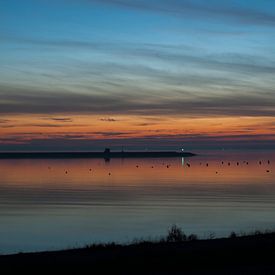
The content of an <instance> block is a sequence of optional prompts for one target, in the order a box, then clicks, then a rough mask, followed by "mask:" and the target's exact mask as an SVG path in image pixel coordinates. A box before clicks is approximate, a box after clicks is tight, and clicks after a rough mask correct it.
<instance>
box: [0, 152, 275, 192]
mask: <svg viewBox="0 0 275 275" xmlns="http://www.w3.org/2000/svg"><path fill="white" fill-rule="evenodd" d="M268 160H269V163H268ZM247 162H248V163H247ZM274 163H275V160H274V157H273V156H272V155H270V156H269V157H265V158H264V157H262V156H259V157H256V158H254V159H251V157H249V156H248V157H247V158H245V157H244V156H242V157H240V156H237V157H236V156H231V155H230V156H224V157H223V158H221V157H220V156H218V157H216V158H215V157H212V158H208V157H205V156H196V157H192V158H185V159H181V158H175V159H174V158H173V159H112V160H110V161H109V162H108V161H105V160H103V159H70V160H68V159H66V160H45V159H44V160H1V161H0V174H1V181H0V184H1V185H2V186H3V185H21V186H22V185H23V186H24V185H26V186H32V187H38V186H40V187H41V186H51V185H53V186H55V187H57V186H65V185H68V186H75V187H76V188H81V186H86V187H88V186H100V185H112V186H116V185H118V186H123V185H126V186H134V185H137V186H143V185H145V186H148V185H153V186H154V185H156V186H157V185H185V184H196V183H198V184H209V185H221V184H232V185H234V184H254V183H259V182H270V181H272V180H273V178H274V171H275V169H274V168H275V167H274Z"/></svg>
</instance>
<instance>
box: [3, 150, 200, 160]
mask: <svg viewBox="0 0 275 275" xmlns="http://www.w3.org/2000/svg"><path fill="white" fill-rule="evenodd" d="M192 156H195V154H193V153H190V152H176V151H148V152H139V151H135V152H134V151H133V152H131V151H129V152H124V151H121V152H107V153H106V152H2V153H1V152H0V159H68V158H104V159H111V158H174V157H192Z"/></svg>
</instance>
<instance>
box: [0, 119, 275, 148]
mask: <svg viewBox="0 0 275 275" xmlns="http://www.w3.org/2000/svg"><path fill="white" fill-rule="evenodd" d="M2 120H6V122H5V123H1V124H0V135H1V139H2V143H3V142H5V138H8V137H11V136H12V137H18V141H19V142H20V141H22V142H24V141H28V140H32V139H51V138H66V137H67V138H72V139H90V140H97V139H108V138H112V139H120V138H146V137H162V138H169V137H187V138H188V137H194V136H198V137H199V136H207V137H217V138H219V137H220V138H222V139H224V140H226V139H229V140H230V139H231V138H236V139H238V138H239V139H242V136H245V137H246V138H249V137H250V138H253V137H254V136H255V138H258V139H264V140H274V139H275V137H274V136H275V126H274V125H275V118H274V117H207V118H202V117H193V118H192V117H191V118H189V117H188V118H182V117H177V116H174V117H173V116H171V117H145V116H143V117H142V116H126V115H124V116H122V115H121V116H110V117H108V116H106V117H99V116H95V115H74V116H70V117H68V116H65V115H64V116H54V115H51V116H45V115H41V116H37V115H13V116H9V117H6V118H5V117H2ZM0 142H1V141H0Z"/></svg>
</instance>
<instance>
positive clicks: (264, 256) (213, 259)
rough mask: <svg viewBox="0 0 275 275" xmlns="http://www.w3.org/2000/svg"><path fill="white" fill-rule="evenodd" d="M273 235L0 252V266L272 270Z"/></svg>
mask: <svg viewBox="0 0 275 275" xmlns="http://www.w3.org/2000/svg"><path fill="white" fill-rule="evenodd" d="M274 255H275V233H257V234H253V235H249V236H240V237H238V236H235V235H234V234H232V236H231V237H230V238H222V239H209V240H196V238H194V236H193V237H191V238H189V240H188V239H187V240H182V241H175V239H173V238H172V239H170V241H169V240H167V239H166V240H165V241H164V240H162V241H159V242H139V243H135V244H130V245H116V244H109V245H93V246H87V247H86V248H80V249H71V250H64V251H57V252H41V253H21V254H16V255H8V256H0V266H1V270H2V271H5V272H7V274H8V272H20V273H21V272H25V271H26V272H28V274H30V273H32V274H42V273H43V274H57V273H58V274H275V261H274Z"/></svg>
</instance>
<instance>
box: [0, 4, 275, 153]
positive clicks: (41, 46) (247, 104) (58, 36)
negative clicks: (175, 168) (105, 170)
mask: <svg viewBox="0 0 275 275" xmlns="http://www.w3.org/2000/svg"><path fill="white" fill-rule="evenodd" d="M274 33H275V1H273V0H234V1H233V0H227V1H221V0H219V1H218V0H209V1H199V0H169V1H165V0H24V1H22V0H9V1H6V0H0V151H10V150H13V151H21V150H36V151H42V150H47V151H51V150H54V151H56V150H61V151H62V150H95V149H97V148H104V147H111V148H121V146H124V148H129V149H131V148H140V149H142V148H152V149H153V148H181V147H184V148H186V149H196V148H206V149H207V148H211V149H213V148H214V149H221V148H244V147H246V148H267V149H269V148H275V47H274V45H275V35H274Z"/></svg>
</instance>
